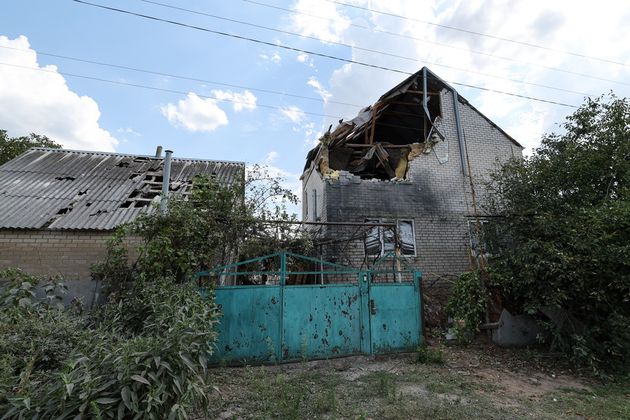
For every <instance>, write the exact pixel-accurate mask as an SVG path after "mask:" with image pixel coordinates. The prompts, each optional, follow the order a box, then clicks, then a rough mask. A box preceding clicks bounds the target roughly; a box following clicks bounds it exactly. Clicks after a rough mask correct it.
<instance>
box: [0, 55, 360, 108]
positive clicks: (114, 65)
mask: <svg viewBox="0 0 630 420" xmlns="http://www.w3.org/2000/svg"><path fill="white" fill-rule="evenodd" d="M0 48H4V49H8V50H14V51H20V52H24V53H30V52H31V50H25V49H22V48H15V47H8V46H4V45H0ZM37 54H39V55H44V56H47V57H55V58H61V59H63V60H70V61H76V62H79V63H87V64H95V65H98V66H104V67H112V68H116V69H122V70H131V71H135V72H139V73H146V74H153V75H156V76H164V77H171V78H173V79H181V80H189V81H193V82H200V83H208V84H213V85H218V86H225V87H230V88H236V89H247V90H251V91H254V92H263V93H271V94H274V95H281V96H288V97H292V98H299V99H308V100H310V101H317V102H320V103H321V102H328V103H332V104H338V105H346V106H352V107H355V108H364V107H365V105H357V104H351V103H347V102H340V101H333V100H326V101H324V100H323V99H322V98H314V97H312V96H304V95H298V94H295V93H287V92H280V91H277V90H272V89H262V88H255V87H251V86H243V85H236V84H231V83H224V82H217V81H214V80H207V79H199V78H196V77H191V76H182V75H178V74H173V73H165V72H161V71H155V70H148V69H143V68H138V67H130V66H126V65H121V64H113V63H105V62H102V61H95V60H88V59H85V58H78V57H72V56H68V55H62V54H53V53H50V52H45V51H37Z"/></svg>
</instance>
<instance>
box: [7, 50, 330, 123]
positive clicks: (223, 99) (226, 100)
mask: <svg viewBox="0 0 630 420" xmlns="http://www.w3.org/2000/svg"><path fill="white" fill-rule="evenodd" d="M0 66H9V67H15V68H20V69H26V70H35V71H42V72H46V73H52V74H61V75H63V76H68V77H77V78H80V79H87V80H93V81H97V82H103V83H111V84H115V85H121V86H130V87H135V88H141V89H148V90H155V91H159V92H166V93H175V94H178V95H184V96H186V95H188V94H189V93H190V92H184V91H181V90H175V89H166V88H159V87H155V86H147V85H141V84H137V83H130V82H123V81H120V80H111V79H104V78H101V77H95V76H87V75H84V74H77V73H68V72H63V71H58V70H48V69H45V68H41V67H29V66H22V65H19V64H13V63H3V62H0ZM195 94H196V95H197V96H198V97H200V98H203V99H213V100H216V101H218V102H231V103H235V104H241V105H251V104H252V103H251V102H246V101H238V100H236V99H229V98H217V97H214V96H209V95H202V94H197V93H195ZM256 106H257V107H261V108H268V109H275V110H278V111H286V108H283V107H280V106H275V105H267V104H261V103H258V102H256ZM300 112H301V113H304V114H307V115H314V116H316V117H325V118H333V119H339V118H341V117H339V116H336V115H328V114H321V113H317V112H309V111H304V110H301V109H300Z"/></svg>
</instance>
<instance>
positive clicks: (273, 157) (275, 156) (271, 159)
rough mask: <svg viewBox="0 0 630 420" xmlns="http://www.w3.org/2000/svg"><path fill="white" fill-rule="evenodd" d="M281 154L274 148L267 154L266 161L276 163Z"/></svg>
mask: <svg viewBox="0 0 630 420" xmlns="http://www.w3.org/2000/svg"><path fill="white" fill-rule="evenodd" d="M279 156H280V155H279V154H278V152H276V151H275V150H272V151H271V152H269V153H267V156H265V163H269V164H271V163H274V162H275V161H276V160H278V157H279Z"/></svg>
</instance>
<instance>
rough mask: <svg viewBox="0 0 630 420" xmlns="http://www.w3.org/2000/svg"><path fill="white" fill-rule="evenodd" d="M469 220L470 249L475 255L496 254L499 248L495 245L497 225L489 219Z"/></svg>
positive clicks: (487, 255)
mask: <svg viewBox="0 0 630 420" xmlns="http://www.w3.org/2000/svg"><path fill="white" fill-rule="evenodd" d="M478 222H479V223H477V220H469V221H468V234H469V236H470V251H471V254H472V256H473V257H475V258H476V257H479V256H480V255H481V253H482V252H483V254H484V255H485V256H486V257H489V256H492V255H496V254H497V250H496V249H495V248H496V247H495V246H494V244H495V242H496V239H497V238H495V237H494V236H496V235H497V232H496V226H493V225H492V224H491V223H490V221H489V220H479V221H478Z"/></svg>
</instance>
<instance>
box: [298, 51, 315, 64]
mask: <svg viewBox="0 0 630 420" xmlns="http://www.w3.org/2000/svg"><path fill="white" fill-rule="evenodd" d="M295 59H296V60H297V62H298V63H303V64H306V65H307V66H309V67H315V63H314V62H313V59H312V58H311V56H310V55H308V54H306V53H299V54H298V55H297V57H296V58H295Z"/></svg>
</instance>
